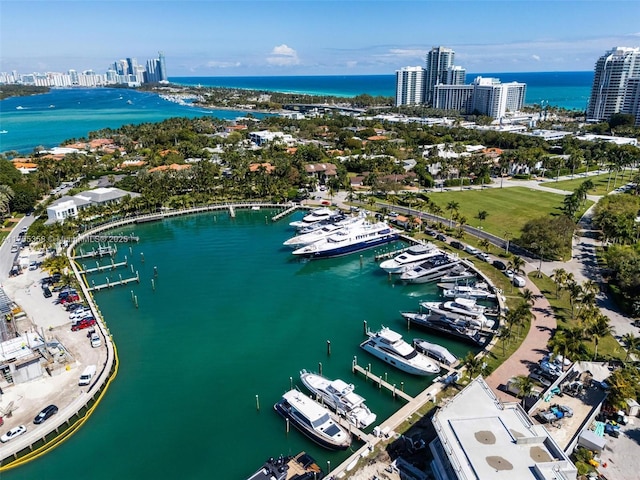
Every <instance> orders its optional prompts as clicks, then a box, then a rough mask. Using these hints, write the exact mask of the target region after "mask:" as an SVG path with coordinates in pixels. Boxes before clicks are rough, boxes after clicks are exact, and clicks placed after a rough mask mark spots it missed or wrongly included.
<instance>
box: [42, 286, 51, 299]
mask: <svg viewBox="0 0 640 480" xmlns="http://www.w3.org/2000/svg"><path fill="white" fill-rule="evenodd" d="M42 294H43V295H44V298H50V297H51V296H53V293H51V290H49V287H44V288H43V289H42Z"/></svg>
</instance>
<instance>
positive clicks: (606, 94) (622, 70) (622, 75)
mask: <svg viewBox="0 0 640 480" xmlns="http://www.w3.org/2000/svg"><path fill="white" fill-rule="evenodd" d="M636 78H640V48H638V47H635V48H629V47H616V48H614V49H612V50H610V51H608V52H607V53H605V54H604V55H603V56H601V57H600V58H599V59H598V60H597V61H596V65H595V70H594V77H593V87H592V88H591V97H590V98H589V106H588V107H587V120H592V121H608V120H609V119H610V118H611V115H613V114H614V113H632V111H634V110H635V112H636V114H635V115H636V125H638V115H637V112H638V109H640V107H639V105H640V104H639V103H638V98H640V97H639V96H638V94H637V87H635V83H632V85H631V90H629V89H628V88H629V81H630V80H632V79H636ZM627 94H629V95H630V96H631V98H629V100H628V101H627ZM634 100H635V104H634V103H633V102H634Z"/></svg>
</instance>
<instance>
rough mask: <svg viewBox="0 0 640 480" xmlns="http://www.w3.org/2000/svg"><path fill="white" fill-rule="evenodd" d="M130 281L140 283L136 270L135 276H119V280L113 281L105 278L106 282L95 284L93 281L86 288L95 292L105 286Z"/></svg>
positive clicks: (108, 286) (114, 285)
mask: <svg viewBox="0 0 640 480" xmlns="http://www.w3.org/2000/svg"><path fill="white" fill-rule="evenodd" d="M131 282H138V283H140V275H139V274H138V272H136V276H135V277H131V278H122V276H120V280H116V281H113V282H110V281H109V279H108V278H107V282H106V283H101V284H99V285H96V284H95V283H94V284H93V286H91V287H89V288H88V290H89V291H90V292H97V291H100V290H104V289H105V288H112V287H116V286H118V285H126V284H127V283H131Z"/></svg>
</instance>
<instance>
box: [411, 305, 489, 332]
mask: <svg viewBox="0 0 640 480" xmlns="http://www.w3.org/2000/svg"><path fill="white" fill-rule="evenodd" d="M420 306H421V307H422V308H424V309H426V310H428V311H429V312H431V313H435V314H440V315H450V314H453V315H457V316H458V317H457V318H459V319H462V320H465V321H467V322H469V323H471V324H472V325H475V326H476V327H481V328H493V325H494V323H495V322H494V321H493V320H489V319H487V317H486V316H485V314H484V311H485V310H486V307H484V306H482V305H478V304H477V303H476V301H475V299H473V298H456V299H454V300H447V301H445V302H420Z"/></svg>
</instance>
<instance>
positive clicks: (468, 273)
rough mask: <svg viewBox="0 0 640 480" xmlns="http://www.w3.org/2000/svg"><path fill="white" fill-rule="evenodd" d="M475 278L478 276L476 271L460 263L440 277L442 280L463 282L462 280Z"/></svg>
mask: <svg viewBox="0 0 640 480" xmlns="http://www.w3.org/2000/svg"><path fill="white" fill-rule="evenodd" d="M474 278H476V273H475V272H474V271H473V270H469V269H468V268H465V266H464V265H462V264H461V263H459V264H458V265H456V266H455V267H453V268H452V269H451V270H449V271H448V272H446V273H445V274H444V275H443V276H442V277H441V278H440V281H442V282H461V281H467V280H473V279H474Z"/></svg>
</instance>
